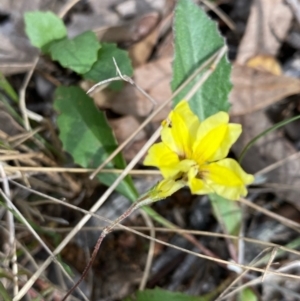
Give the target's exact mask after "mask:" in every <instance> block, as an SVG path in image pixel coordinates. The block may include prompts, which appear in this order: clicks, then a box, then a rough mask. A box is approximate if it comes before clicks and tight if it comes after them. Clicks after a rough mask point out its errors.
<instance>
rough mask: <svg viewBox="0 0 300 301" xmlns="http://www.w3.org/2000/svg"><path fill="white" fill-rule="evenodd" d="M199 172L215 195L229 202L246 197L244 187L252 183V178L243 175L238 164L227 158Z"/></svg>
mask: <svg viewBox="0 0 300 301" xmlns="http://www.w3.org/2000/svg"><path fill="white" fill-rule="evenodd" d="M201 172H202V173H203V175H204V179H203V180H204V182H205V183H206V184H207V185H208V186H209V187H210V188H211V189H213V191H214V192H215V193H217V194H219V195H221V196H223V197H225V198H227V199H230V200H237V199H239V198H240V197H241V196H246V195H247V189H246V185H248V184H251V183H252V182H253V181H254V177H253V176H252V175H250V174H247V173H245V172H244V171H243V169H242V168H241V166H240V165H239V164H238V162H236V161H235V160H233V159H228V158H227V159H223V160H220V161H218V162H216V163H210V164H208V165H207V166H205V167H202V169H201Z"/></svg>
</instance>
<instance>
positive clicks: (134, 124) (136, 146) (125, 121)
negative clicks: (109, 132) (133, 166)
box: [108, 115, 147, 161]
mask: <svg viewBox="0 0 300 301" xmlns="http://www.w3.org/2000/svg"><path fill="white" fill-rule="evenodd" d="M108 122H109V124H110V126H111V127H112V129H113V131H114V134H115V136H116V139H117V141H118V143H119V144H120V143H122V142H124V141H125V140H126V139H127V138H128V137H129V136H130V135H131V134H132V133H133V132H134V131H135V130H136V129H137V128H138V127H139V126H140V123H139V122H138V121H137V119H136V118H134V117H133V116H129V115H128V116H125V117H121V118H117V119H109V120H108ZM146 141H147V136H146V132H145V131H144V130H142V131H140V132H139V133H138V134H137V135H136V136H135V137H134V138H133V140H132V141H131V143H130V144H129V145H128V146H127V147H125V149H124V150H123V155H124V157H125V160H128V161H130V160H132V159H133V158H134V156H135V155H136V153H137V152H138V151H139V150H140V149H141V147H142V146H143V145H144V144H145V143H146Z"/></svg>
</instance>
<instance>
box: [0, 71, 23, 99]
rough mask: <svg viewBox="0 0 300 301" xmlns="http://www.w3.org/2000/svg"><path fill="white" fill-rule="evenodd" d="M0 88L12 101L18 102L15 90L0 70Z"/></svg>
mask: <svg viewBox="0 0 300 301" xmlns="http://www.w3.org/2000/svg"><path fill="white" fill-rule="evenodd" d="M0 90H3V91H4V92H5V93H6V94H7V96H9V97H10V98H11V99H12V100H13V101H14V102H16V103H18V102H19V98H18V94H17V93H16V92H15V90H14V88H13V87H12V86H11V85H10V83H9V82H8V81H7V79H6V78H5V77H4V75H3V74H2V73H1V72H0Z"/></svg>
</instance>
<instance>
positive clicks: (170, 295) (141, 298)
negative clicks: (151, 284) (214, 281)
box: [124, 288, 210, 301]
mask: <svg viewBox="0 0 300 301" xmlns="http://www.w3.org/2000/svg"><path fill="white" fill-rule="evenodd" d="M134 300H135V301H158V300H159V301H160V300H163V301H208V300H210V298H207V297H195V296H190V295H186V294H183V293H176V292H170V291H167V290H163V289H160V288H155V289H146V290H144V291H138V292H137V293H136V299H134ZM124 301H133V299H131V298H127V299H126V300H124Z"/></svg>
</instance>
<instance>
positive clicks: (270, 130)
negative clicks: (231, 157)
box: [238, 115, 300, 163]
mask: <svg viewBox="0 0 300 301" xmlns="http://www.w3.org/2000/svg"><path fill="white" fill-rule="evenodd" d="M298 119H300V115H298V116H295V117H292V118H289V119H286V120H283V121H281V122H279V123H277V124H275V125H273V126H272V127H270V128H268V129H267V130H265V131H263V132H262V133H260V134H259V135H257V136H256V137H254V138H253V139H252V140H250V142H248V144H247V145H246V146H245V147H244V149H243V151H242V152H241V154H240V156H239V160H238V161H239V163H241V162H242V161H243V159H244V156H245V154H246V153H247V151H248V150H249V149H250V148H251V147H252V146H253V144H254V143H255V142H256V141H257V140H258V139H260V138H261V137H263V136H265V135H267V134H269V133H271V132H273V131H275V130H277V129H279V128H281V127H283V126H285V125H287V124H289V123H291V122H293V121H295V120H298Z"/></svg>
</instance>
